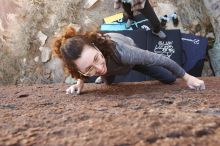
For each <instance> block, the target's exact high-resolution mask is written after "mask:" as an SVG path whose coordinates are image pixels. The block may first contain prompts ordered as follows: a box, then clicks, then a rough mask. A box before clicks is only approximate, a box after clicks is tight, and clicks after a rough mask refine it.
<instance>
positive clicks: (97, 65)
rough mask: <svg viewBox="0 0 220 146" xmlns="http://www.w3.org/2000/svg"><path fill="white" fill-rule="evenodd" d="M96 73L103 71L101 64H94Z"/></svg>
mask: <svg viewBox="0 0 220 146" xmlns="http://www.w3.org/2000/svg"><path fill="white" fill-rule="evenodd" d="M94 67H95V69H96V72H100V71H102V69H103V64H95V65H94Z"/></svg>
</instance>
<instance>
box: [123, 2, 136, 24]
mask: <svg viewBox="0 0 220 146" xmlns="http://www.w3.org/2000/svg"><path fill="white" fill-rule="evenodd" d="M122 7H123V9H124V11H125V13H126V14H127V15H128V19H132V20H133V19H134V14H133V12H132V11H131V4H129V3H122Z"/></svg>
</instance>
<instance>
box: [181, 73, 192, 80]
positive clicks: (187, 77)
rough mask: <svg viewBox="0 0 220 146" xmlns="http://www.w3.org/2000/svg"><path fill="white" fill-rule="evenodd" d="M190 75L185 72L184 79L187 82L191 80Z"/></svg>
mask: <svg viewBox="0 0 220 146" xmlns="http://www.w3.org/2000/svg"><path fill="white" fill-rule="evenodd" d="M189 77H190V75H189V74H188V73H186V72H185V74H184V75H183V77H182V79H184V80H185V81H187V80H188V79H189Z"/></svg>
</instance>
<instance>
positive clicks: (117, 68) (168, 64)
mask: <svg viewBox="0 0 220 146" xmlns="http://www.w3.org/2000/svg"><path fill="white" fill-rule="evenodd" d="M107 35H109V36H110V37H111V40H112V41H113V42H114V43H115V45H116V51H115V55H116V58H108V59H107V60H108V62H107V69H108V71H107V74H106V75H105V76H103V77H108V76H112V75H118V74H125V73H127V72H128V71H129V70H130V69H132V68H133V67H134V66H135V65H147V66H162V67H164V68H166V69H167V70H169V71H170V72H172V73H173V74H174V75H176V76H177V77H183V76H184V74H185V71H184V69H183V68H182V67H180V66H179V65H178V64H177V63H176V62H175V61H173V60H171V59H170V58H168V57H165V56H163V55H160V54H156V53H153V52H150V51H147V50H142V49H140V48H138V47H137V46H136V45H135V43H134V41H133V40H132V39H131V38H129V37H127V36H124V35H122V34H119V33H107Z"/></svg>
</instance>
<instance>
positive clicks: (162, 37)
mask: <svg viewBox="0 0 220 146" xmlns="http://www.w3.org/2000/svg"><path fill="white" fill-rule="evenodd" d="M152 33H153V34H154V35H156V36H158V37H159V38H161V39H165V38H166V37H167V36H166V34H165V33H164V32H163V31H159V32H158V33H156V32H154V31H152Z"/></svg>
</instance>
